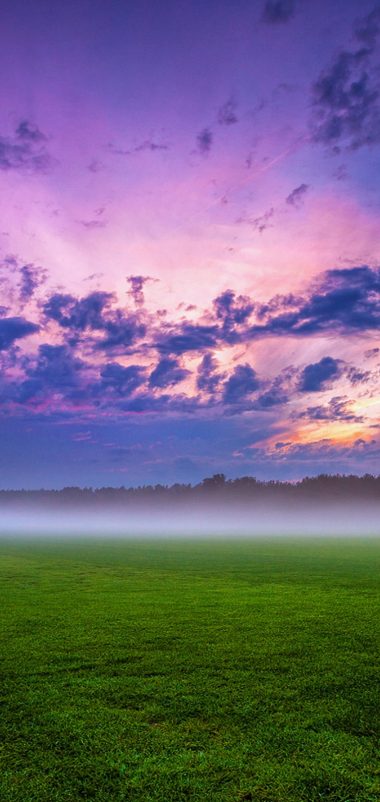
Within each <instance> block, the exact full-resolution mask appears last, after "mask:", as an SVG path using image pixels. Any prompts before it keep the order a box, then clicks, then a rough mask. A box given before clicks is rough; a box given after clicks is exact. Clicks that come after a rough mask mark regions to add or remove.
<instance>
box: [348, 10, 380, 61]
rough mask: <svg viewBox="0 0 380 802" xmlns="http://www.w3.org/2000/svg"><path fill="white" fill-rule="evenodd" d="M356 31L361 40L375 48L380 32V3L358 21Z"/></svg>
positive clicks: (370, 47)
mask: <svg viewBox="0 0 380 802" xmlns="http://www.w3.org/2000/svg"><path fill="white" fill-rule="evenodd" d="M354 33H355V36H356V38H357V39H358V41H359V42H363V44H365V45H366V46H367V47H368V48H369V49H370V50H373V48H374V47H375V45H376V41H377V37H378V36H379V33H380V5H376V6H375V8H374V9H373V10H372V11H370V13H369V14H367V16H366V17H362V18H361V19H359V20H357V21H356V24H355V26H354Z"/></svg>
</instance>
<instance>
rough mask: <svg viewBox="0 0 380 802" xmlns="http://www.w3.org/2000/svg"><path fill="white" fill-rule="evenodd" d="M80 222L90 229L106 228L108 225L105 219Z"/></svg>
mask: <svg viewBox="0 0 380 802" xmlns="http://www.w3.org/2000/svg"><path fill="white" fill-rule="evenodd" d="M79 223H80V224H81V226H83V228H87V229H88V230H89V231H91V230H94V229H97V228H105V227H106V225H107V223H106V221H105V220H79Z"/></svg>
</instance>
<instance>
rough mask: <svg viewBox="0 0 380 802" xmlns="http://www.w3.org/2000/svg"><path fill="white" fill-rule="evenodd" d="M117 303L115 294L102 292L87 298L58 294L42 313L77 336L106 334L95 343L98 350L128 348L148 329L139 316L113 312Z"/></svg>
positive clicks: (45, 305)
mask: <svg viewBox="0 0 380 802" xmlns="http://www.w3.org/2000/svg"><path fill="white" fill-rule="evenodd" d="M114 300H115V296H114V295H113V293H109V292H101V291H97V292H92V293H90V294H89V295H87V296H85V297H84V298H75V297H74V296H73V295H69V294H62V293H55V294H54V295H52V296H51V297H50V298H49V300H48V301H47V302H46V303H45V304H44V306H43V310H44V313H45V316H46V317H47V318H48V319H50V320H55V321H56V322H57V323H58V324H59V325H60V326H61V327H62V328H65V329H68V330H70V331H71V332H73V333H74V334H75V335H77V336H79V335H80V334H81V333H83V332H85V331H86V330H87V331H92V332H103V334H104V337H103V338H102V339H97V340H96V344H95V345H96V348H98V349H101V348H104V349H111V348H117V347H118V346H121V347H124V348H128V347H129V346H130V345H132V343H134V342H136V340H138V339H139V338H141V337H143V336H144V335H145V331H146V326H145V323H144V322H143V321H142V320H141V319H140V317H139V316H138V315H137V314H125V312H124V311H123V310H122V309H118V308H116V309H112V308H111V304H112V303H113V301H114Z"/></svg>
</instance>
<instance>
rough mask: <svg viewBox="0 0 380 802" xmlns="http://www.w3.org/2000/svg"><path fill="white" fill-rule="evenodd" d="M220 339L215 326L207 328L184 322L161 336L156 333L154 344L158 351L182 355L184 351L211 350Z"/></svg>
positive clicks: (218, 331) (159, 333)
mask: <svg viewBox="0 0 380 802" xmlns="http://www.w3.org/2000/svg"><path fill="white" fill-rule="evenodd" d="M220 339H221V337H220V330H219V328H218V326H217V325H210V326H207V325H203V324H197V323H188V322H187V321H186V322H184V323H181V324H179V325H178V326H174V327H173V328H172V329H171V330H169V331H168V332H165V333H163V334H162V333H161V332H158V336H157V341H156V343H155V344H156V347H157V348H158V350H159V351H164V352H167V353H173V354H184V353H185V352H186V351H204V350H206V349H207V350H208V349H209V348H213V347H214V346H216V345H217V344H218V342H219V341H220Z"/></svg>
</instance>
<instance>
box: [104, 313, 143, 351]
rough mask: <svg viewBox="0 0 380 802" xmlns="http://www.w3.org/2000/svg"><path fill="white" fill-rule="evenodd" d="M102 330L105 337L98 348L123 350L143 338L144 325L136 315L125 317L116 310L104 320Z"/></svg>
mask: <svg viewBox="0 0 380 802" xmlns="http://www.w3.org/2000/svg"><path fill="white" fill-rule="evenodd" d="M103 329H104V332H105V337H104V339H103V340H100V341H99V343H98V347H99V348H115V347H121V348H122V349H125V348H129V346H131V345H132V344H133V343H135V342H136V341H138V340H139V339H141V338H142V337H144V335H145V332H146V325H145V323H144V322H143V321H142V320H140V318H139V317H138V316H137V315H126V314H125V313H124V312H123V311H122V310H121V309H116V310H115V311H113V312H112V313H110V314H109V315H108V316H107V317H106V318H105V320H104V325H103Z"/></svg>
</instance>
